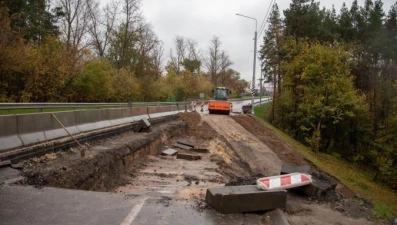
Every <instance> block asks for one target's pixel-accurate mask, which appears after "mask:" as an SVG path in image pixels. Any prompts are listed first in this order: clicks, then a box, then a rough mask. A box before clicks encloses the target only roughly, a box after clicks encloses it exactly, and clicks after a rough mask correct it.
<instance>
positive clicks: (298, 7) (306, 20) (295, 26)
mask: <svg viewBox="0 0 397 225" xmlns="http://www.w3.org/2000/svg"><path fill="white" fill-rule="evenodd" d="M309 1H310V3H309V4H306V3H308V2H309ZM319 4H320V3H319V2H314V0H292V3H290V7H289V8H288V9H286V10H284V16H285V19H284V24H285V34H286V35H288V36H294V37H295V38H297V39H299V38H303V37H308V38H317V37H319V35H320V27H321V21H322V18H321V12H320V9H319Z"/></svg>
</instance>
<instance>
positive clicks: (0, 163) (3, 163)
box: [0, 160, 11, 167]
mask: <svg viewBox="0 0 397 225" xmlns="http://www.w3.org/2000/svg"><path fill="white" fill-rule="evenodd" d="M9 165H11V160H5V161H0V167H5V166H9Z"/></svg>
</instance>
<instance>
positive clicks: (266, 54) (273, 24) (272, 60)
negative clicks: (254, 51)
mask: <svg viewBox="0 0 397 225" xmlns="http://www.w3.org/2000/svg"><path fill="white" fill-rule="evenodd" d="M268 23H269V26H268V29H267V31H266V33H265V36H264V37H263V45H262V46H261V48H260V50H259V54H260V56H259V58H260V60H261V61H262V64H261V70H262V71H263V73H264V74H265V78H264V79H265V82H271V83H272V86H273V101H272V110H271V115H270V121H273V119H274V118H275V111H276V106H277V104H278V99H277V98H278V96H279V95H280V94H281V81H282V77H283V75H282V71H281V63H282V60H283V59H282V58H283V57H282V50H281V47H282V42H283V24H282V20H281V18H280V12H279V9H278V6H277V4H274V5H273V7H272V11H271V13H270V16H269V19H268Z"/></svg>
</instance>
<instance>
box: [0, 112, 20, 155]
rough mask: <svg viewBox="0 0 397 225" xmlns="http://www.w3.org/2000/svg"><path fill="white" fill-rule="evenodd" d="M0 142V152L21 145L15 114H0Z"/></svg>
mask: <svg viewBox="0 0 397 225" xmlns="http://www.w3.org/2000/svg"><path fill="white" fill-rule="evenodd" d="M0 143H1V144H0V152H1V151H3V150H7V149H11V148H16V147H21V146H22V145H23V143H22V140H21V139H20V138H19V134H18V126H17V117H16V116H15V115H1V116H0Z"/></svg>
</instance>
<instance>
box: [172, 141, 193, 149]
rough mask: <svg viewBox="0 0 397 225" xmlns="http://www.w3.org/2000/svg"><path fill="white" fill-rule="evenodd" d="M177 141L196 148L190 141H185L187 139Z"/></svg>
mask: <svg viewBox="0 0 397 225" xmlns="http://www.w3.org/2000/svg"><path fill="white" fill-rule="evenodd" d="M176 143H177V144H181V145H186V146H189V147H191V148H194V146H195V145H194V144H193V143H191V142H189V141H185V140H177V141H176Z"/></svg>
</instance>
